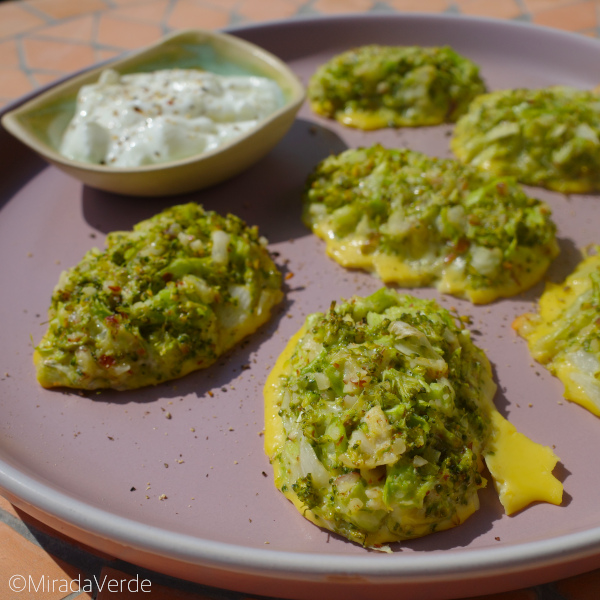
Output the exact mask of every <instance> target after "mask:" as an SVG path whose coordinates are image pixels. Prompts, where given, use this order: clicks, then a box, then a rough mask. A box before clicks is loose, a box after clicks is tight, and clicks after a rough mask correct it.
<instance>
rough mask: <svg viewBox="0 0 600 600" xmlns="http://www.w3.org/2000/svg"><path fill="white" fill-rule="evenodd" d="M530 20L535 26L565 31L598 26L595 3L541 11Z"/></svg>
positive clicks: (583, 3) (582, 3) (579, 3)
mask: <svg viewBox="0 0 600 600" xmlns="http://www.w3.org/2000/svg"><path fill="white" fill-rule="evenodd" d="M532 20H533V22H534V23H536V24H537V25H546V26H547V27H556V28H558V29H566V30H567V31H578V30H580V29H589V28H590V27H596V26H597V24H598V18H597V5H596V3H595V2H578V3H577V4H573V5H568V6H560V7H558V8H552V9H548V10H542V11H540V12H538V13H535V14H534V15H533V19H532Z"/></svg>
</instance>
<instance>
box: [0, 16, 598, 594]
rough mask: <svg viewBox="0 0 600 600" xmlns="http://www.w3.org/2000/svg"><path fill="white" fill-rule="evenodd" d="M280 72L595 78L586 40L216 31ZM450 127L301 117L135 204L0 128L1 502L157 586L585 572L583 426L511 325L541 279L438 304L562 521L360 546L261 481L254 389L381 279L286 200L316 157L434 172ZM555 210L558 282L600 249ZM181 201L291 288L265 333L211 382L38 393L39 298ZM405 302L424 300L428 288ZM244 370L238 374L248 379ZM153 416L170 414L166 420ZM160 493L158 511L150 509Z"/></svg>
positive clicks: (500, 29)
mask: <svg viewBox="0 0 600 600" xmlns="http://www.w3.org/2000/svg"><path fill="white" fill-rule="evenodd" d="M233 33H235V34H236V35H239V36H241V37H243V38H245V39H247V40H250V41H252V42H254V43H256V44H259V45H261V46H263V47H264V48H266V49H267V50H269V51H271V52H273V53H274V54H276V55H278V56H279V57H281V58H282V59H283V60H285V61H286V62H288V63H289V64H290V66H291V67H292V68H293V69H294V70H295V72H296V73H297V74H298V75H299V76H300V78H301V79H302V80H303V81H304V82H305V83H306V81H307V79H308V77H309V75H310V74H311V73H312V72H313V70H314V69H315V67H316V66H317V65H319V64H321V63H322V62H324V61H325V60H327V59H328V58H329V57H331V56H332V55H333V54H334V53H337V52H340V51H342V50H345V49H347V48H349V47H351V46H355V45H359V44H366V43H373V42H377V43H384V44H421V45H441V44H450V45H451V46H453V47H454V48H455V49H457V50H458V51H459V52H461V53H463V54H465V55H466V56H468V57H470V58H472V59H473V60H475V61H477V62H478V63H479V64H480V65H481V68H482V73H483V76H484V78H485V79H486V81H487V83H488V85H489V87H490V88H491V89H499V88H506V87H517V86H529V87H539V86H544V85H551V84H557V83H561V84H570V85H574V86H579V87H583V88H591V87H593V86H595V85H596V84H597V83H598V82H599V81H600V68H599V67H598V65H599V64H600V43H599V42H597V41H596V40H592V39H588V38H586V37H579V36H575V35H571V34H567V33H562V32H559V31H554V30H549V29H544V28H539V27H534V26H530V25H527V24H522V23H514V22H505V21H491V20H483V19H469V18H462V17H454V16H447V15H445V16H425V15H389V14H374V15H369V16H347V17H336V18H326V19H325V18H324V19H315V18H307V19H297V20H290V21H286V22H273V23H268V24H265V25H259V26H250V27H244V28H238V29H235V30H233ZM450 131H451V127H450V126H443V127H434V128H421V129H413V130H408V129H405V130H395V131H376V132H367V133H364V132H360V131H356V130H349V129H344V128H343V127H341V126H339V125H337V124H335V123H333V122H330V121H326V120H324V119H321V118H318V117H316V116H314V115H312V114H311V113H310V111H309V110H308V107H307V106H304V107H303V108H302V110H301V112H300V113H299V116H298V118H297V120H296V122H295V124H294V125H293V127H292V129H291V130H290V132H289V133H288V134H287V136H286V137H285V138H284V139H283V140H282V141H281V142H280V143H279V145H278V146H277V147H276V148H275V149H274V150H273V151H272V152H271V153H270V154H268V155H267V156H266V157H265V158H264V159H262V160H261V161H260V162H259V163H257V164H256V165H255V166H253V167H252V168H251V169H249V170H248V171H246V172H244V173H243V174H241V175H239V176H238V177H236V178H235V179H233V180H231V181H228V182H226V183H224V184H221V185H219V186H217V187H213V188H210V189H207V190H204V191H202V192H198V193H194V194H189V195H187V196H179V197H168V198H152V199H142V198H131V197H121V196H116V195H111V194H109V193H104V192H100V191H96V190H93V189H91V188H87V187H84V186H82V184H81V183H80V182H78V181H76V180H75V179H71V178H69V177H68V176H67V175H65V174H64V173H62V172H60V171H58V170H57V169H56V168H54V167H49V166H46V165H45V164H43V163H42V162H41V161H40V160H39V159H38V158H36V157H35V156H34V155H33V154H32V153H31V152H30V151H28V150H27V149H25V148H24V147H23V146H21V145H20V144H19V143H18V142H16V141H15V140H14V139H13V138H11V137H10V136H9V135H8V134H7V133H6V132H4V131H0V182H1V183H0V207H1V208H0V256H2V257H3V260H2V263H1V266H0V269H1V271H0V272H1V278H0V281H2V285H1V286H0V310H1V311H2V330H1V331H2V332H1V336H2V337H1V339H2V344H1V348H0V356H1V363H2V373H1V376H0V414H1V419H0V431H1V436H0V459H1V463H0V489H2V491H3V493H4V494H5V495H6V497H7V498H9V499H10V500H11V501H12V502H14V503H15V504H16V505H17V506H18V507H20V508H22V509H23V510H25V511H27V512H29V513H31V514H32V515H34V516H35V517H37V518H38V519H40V520H42V521H43V522H45V523H47V524H49V525H51V526H53V527H55V528H57V529H58V530H60V531H63V532H65V533H66V534H68V535H70V536H72V537H74V538H76V539H78V540H80V541H83V542H85V543H88V544H90V545H91V546H93V547H95V548H97V549H99V550H102V551H104V552H107V553H109V554H112V555H114V556H116V557H118V558H121V559H124V560H127V561H130V562H133V563H135V564H138V565H141V566H143V567H147V568H150V569H154V570H157V571H160V572H163V573H167V574H169V575H174V576H177V577H181V578H185V579H188V580H191V581H197V582H201V583H205V584H209V585H214V586H218V587H224V588H229V589H235V590H241V591H244V592H248V593H259V594H265V595H273V596H280V597H286V598H311V599H313V598H314V599H318V598H332V597H341V596H340V594H342V593H344V594H345V595H347V597H348V598H368V597H374V596H375V595H378V594H380V593H397V594H398V597H401V598H403V600H407V599H410V598H414V599H418V598H428V599H435V598H437V599H441V598H456V597H460V596H463V597H464V596H469V595H474V594H482V593H488V592H494V591H502V590H507V589H511V588H518V587H523V586H527V585H533V584H537V583H541V582H544V581H549V580H553V579H557V578H561V577H565V576H568V575H572V574H575V573H579V572H583V571H585V570H590V569H592V568H596V567H600V513H599V511H598V498H599V497H600V477H598V474H597V469H598V465H597V457H598V456H599V455H600V420H599V419H598V418H596V417H594V416H593V415H591V414H590V413H588V412H586V411H585V410H583V409H582V408H580V407H579V406H577V405H574V404H570V403H567V402H563V401H562V385H561V384H560V382H558V381H557V380H556V379H554V378H552V377H551V376H550V375H549V374H548V373H547V372H546V371H545V370H544V369H543V368H542V367H540V366H538V365H535V364H533V363H532V361H531V359H530V357H529V354H528V350H527V348H526V346H525V343H524V342H523V341H522V340H520V339H517V337H516V335H515V333H514V332H513V331H512V330H511V327H510V325H511V321H512V320H513V318H514V317H515V316H516V315H518V314H520V313H522V312H524V311H525V310H530V309H531V308H532V303H533V302H535V300H536V298H537V297H538V296H539V294H540V292H541V290H542V287H543V286H542V284H540V285H538V286H536V287H535V288H534V289H532V290H530V291H529V292H527V293H525V294H522V295H520V296H518V297H516V298H513V299H510V300H503V301H500V302H496V303H494V304H492V305H490V306H479V307H474V306H471V305H470V304H468V303H466V302H462V301H459V300H454V299H452V298H449V297H446V298H441V302H442V303H443V304H444V305H445V306H449V307H450V306H454V307H456V308H457V309H458V310H459V311H460V312H461V313H463V314H468V315H470V316H471V317H472V319H473V325H472V329H473V330H474V331H475V334H474V337H475V340H476V341H477V343H478V344H479V345H481V346H482V347H483V348H485V349H486V350H487V351H488V354H489V357H490V359H491V361H492V363H493V366H494V369H495V374H496V377H497V380H498V382H499V391H498V394H497V396H496V403H497V406H498V407H499V409H500V411H501V412H502V413H503V414H505V415H507V416H508V417H509V418H510V420H511V421H512V422H513V423H515V425H516V426H517V427H518V428H519V429H520V430H521V431H523V432H524V433H526V434H527V435H529V436H530V437H531V438H533V439H534V440H536V441H538V442H541V443H543V444H547V445H551V446H555V449H556V453H557V454H558V456H560V458H561V463H560V465H559V467H558V469H557V473H558V475H559V477H560V478H561V479H562V480H563V481H564V485H565V498H564V503H563V505H562V506H560V507H557V506H551V505H547V504H538V505H534V506H531V507H529V508H527V509H526V510H524V511H522V512H521V513H519V514H517V515H515V516H513V517H507V516H505V515H504V514H503V512H502V510H501V506H500V504H499V502H498V499H497V496H496V494H495V493H494V491H493V490H492V489H491V488H488V489H486V490H484V491H483V492H482V493H481V495H480V497H481V505H482V506H481V510H479V511H478V512H477V513H476V514H475V515H473V516H472V517H471V518H470V519H469V520H468V521H467V522H466V523H465V524H464V525H462V526H461V527H458V528H456V529H454V530H449V531H445V532H442V533H438V534H435V535H431V536H428V537H426V538H422V539H419V540H415V541H412V542H408V543H405V544H402V545H397V546H394V553H393V554H390V555H385V554H381V553H378V552H370V551H367V550H365V549H363V548H361V547H359V546H357V545H354V544H351V543H349V542H347V541H345V540H344V539H341V538H339V537H337V536H334V535H330V534H328V533H327V532H325V531H321V530H320V529H318V528H317V527H315V526H314V525H312V524H310V523H309V522H307V521H305V520H304V519H303V518H302V517H301V516H300V515H299V514H298V513H297V512H296V511H295V509H294V508H293V507H292V506H291V504H290V503H289V502H288V501H287V500H285V498H283V496H282V495H280V494H279V493H278V492H277V491H276V490H275V489H274V487H273V480H272V475H271V469H270V465H269V463H268V460H267V458H266V457H265V455H264V453H263V448H262V442H263V439H262V437H261V435H260V432H261V430H262V418H263V415H262V403H263V399H262V386H263V384H264V381H265V377H266V375H267V373H268V369H269V367H270V366H271V365H272V364H273V361H274V359H275V358H276V356H277V355H278V354H279V352H280V351H281V350H282V348H283V347H284V345H285V343H286V341H287V340H288V338H289V337H290V335H291V334H292V333H293V332H295V331H296V330H297V329H298V328H299V327H300V325H301V324H302V321H303V319H304V317H305V316H306V315H307V314H308V313H309V312H312V311H315V310H323V309H326V308H327V307H328V306H329V304H330V301H331V300H332V299H336V298H339V297H348V296H351V295H352V294H355V293H358V294H367V293H369V292H372V291H374V290H376V289H377V288H378V287H379V285H380V284H379V283H378V281H377V280H376V279H374V278H373V277H371V276H369V275H367V274H364V273H358V272H348V271H345V270H344V269H343V268H342V267H340V266H338V265H337V264H335V263H334V262H332V261H331V260H329V259H328V258H326V257H325V256H324V253H323V244H322V243H321V242H320V241H319V240H317V239H316V238H315V237H314V236H312V235H310V234H309V233H308V231H307V230H306V229H305V228H304V227H303V225H302V224H301V223H300V219H299V215H300V202H299V198H300V194H301V191H302V187H303V182H304V180H305V177H306V175H307V173H308V172H309V171H310V170H311V169H312V168H313V167H314V166H315V164H316V163H317V161H319V160H320V159H322V158H324V157H325V156H327V155H328V154H330V153H331V152H339V151H341V150H343V149H344V148H346V147H355V146H361V145H371V144H372V143H375V142H381V143H383V144H384V145H388V146H401V147H404V146H409V147H411V148H414V149H417V150H422V151H425V152H428V153H430V154H435V155H441V156H449V151H448V135H449V133H450ZM532 191H533V192H534V193H535V194H536V195H538V196H539V197H541V198H543V199H544V200H546V201H547V202H548V203H549V204H550V205H551V207H552V209H553V212H554V217H555V220H556V222H557V224H558V235H559V238H560V246H561V250H562V253H561V255H560V257H559V258H558V259H557V260H556V262H555V263H554V264H553V266H552V267H551V269H550V271H549V274H548V276H549V278H550V279H552V280H554V281H559V280H561V279H562V278H564V276H565V275H566V274H567V273H568V272H569V271H570V270H571V269H572V268H573V267H574V265H575V264H576V263H577V261H578V260H579V249H580V248H581V247H583V246H584V245H586V244H589V243H593V242H599V241H600V239H599V238H600V234H599V233H598V223H599V222H600V204H599V202H600V199H599V198H597V197H595V196H571V197H565V196H563V195H561V194H557V193H551V192H546V191H543V190H539V189H535V190H532ZM188 200H194V201H197V202H200V203H202V204H204V205H205V206H206V207H207V208H209V209H215V210H218V211H221V212H226V211H231V212H233V213H236V214H238V215H240V216H241V217H242V218H244V219H246V220H247V221H248V222H250V223H253V224H257V225H258V226H259V227H260V230H261V232H262V233H263V234H264V235H266V236H267V237H268V238H269V240H270V244H271V250H272V251H273V252H275V253H277V254H276V257H277V262H278V264H279V265H280V266H281V268H282V269H283V270H284V271H285V273H286V274H287V278H286V293H287V296H286V300H285V302H284V304H283V305H282V306H281V310H280V311H279V312H278V313H277V314H276V315H275V317H274V319H273V320H272V322H271V323H270V324H268V325H267V326H265V327H264V328H263V329H262V330H261V331H259V332H258V333H256V334H255V335H254V336H252V337H251V338H250V339H249V340H248V341H247V342H245V343H244V344H242V345H241V346H240V347H239V348H238V349H237V350H235V351H233V352H231V353H230V354H229V355H228V356H226V357H225V358H224V359H223V360H221V361H220V362H219V363H218V364H216V365H215V366H214V367H213V368H210V369H208V370H205V371H200V372H197V373H194V374H192V375H190V376H188V377H186V378H184V379H182V380H180V381H177V382H174V383H170V384H165V385H161V386H158V387H156V388H150V389H142V390H139V391H134V392H126V393H125V392H121V393H111V392H103V393H99V394H96V393H93V394H81V395H80V394H78V393H76V392H66V391H49V390H44V389H42V388H40V387H39V386H38V384H37V382H36V380H35V375H34V372H33V367H32V362H31V354H32V345H33V344H34V343H36V342H37V341H38V340H39V339H40V337H41V335H42V333H43V331H44V328H45V325H44V321H45V314H46V310H47V306H48V303H49V299H50V294H51V290H52V288H53V286H54V284H55V283H56V281H57V279H58V276H59V273H60V271H61V270H62V269H63V268H66V267H67V266H70V265H72V264H74V263H76V262H77V261H78V260H79V259H80V258H81V257H82V255H83V254H84V252H85V251H86V250H87V249H88V248H90V247H91V246H93V245H100V246H101V245H102V244H103V238H104V235H105V234H106V233H107V232H108V231H111V230H115V229H123V228H129V227H130V226H131V225H132V224H133V223H135V222H137V221H139V220H140V219H142V218H145V217H148V216H150V215H152V214H154V213H156V212H158V211H159V210H161V209H162V208H163V207H165V206H168V205H171V204H174V203H179V202H184V201H188ZM415 294H416V295H419V296H426V297H439V296H438V295H437V293H436V292H434V291H433V290H428V289H427V290H417V291H416V292H415ZM248 367H249V368H248ZM167 412H169V413H170V414H171V416H172V418H170V419H168V418H166V413H167ZM163 494H164V495H165V496H166V499H163V500H161V499H160V496H161V495H163Z"/></svg>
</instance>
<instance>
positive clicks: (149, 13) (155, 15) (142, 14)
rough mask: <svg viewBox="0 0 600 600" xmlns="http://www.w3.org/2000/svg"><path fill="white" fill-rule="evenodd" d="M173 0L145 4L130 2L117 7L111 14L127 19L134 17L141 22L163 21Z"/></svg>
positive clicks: (159, 0)
mask: <svg viewBox="0 0 600 600" xmlns="http://www.w3.org/2000/svg"><path fill="white" fill-rule="evenodd" d="M170 5H171V2H169V0H155V1H154V2H144V4H129V5H125V6H121V7H119V8H115V9H113V10H112V11H111V13H110V14H111V16H113V17H118V18H125V19H134V20H136V21H140V22H141V23H157V24H159V23H161V22H162V21H163V19H164V17H165V15H166V14H167V10H168V9H169V7H170Z"/></svg>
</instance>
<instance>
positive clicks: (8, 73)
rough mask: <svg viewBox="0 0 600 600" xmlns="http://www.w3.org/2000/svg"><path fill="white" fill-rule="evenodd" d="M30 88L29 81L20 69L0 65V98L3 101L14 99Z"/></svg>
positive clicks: (31, 86)
mask: <svg viewBox="0 0 600 600" xmlns="http://www.w3.org/2000/svg"><path fill="white" fill-rule="evenodd" d="M32 89H33V85H32V83H31V81H30V80H29V78H28V77H27V76H26V75H25V73H23V72H22V71H21V70H19V69H17V68H16V67H4V66H0V98H2V99H3V102H4V103H6V102H8V101H10V100H16V99H17V98H19V97H20V96H23V94H26V93H27V92H30V91H31V90H32Z"/></svg>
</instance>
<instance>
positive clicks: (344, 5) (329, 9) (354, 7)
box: [313, 0, 374, 14]
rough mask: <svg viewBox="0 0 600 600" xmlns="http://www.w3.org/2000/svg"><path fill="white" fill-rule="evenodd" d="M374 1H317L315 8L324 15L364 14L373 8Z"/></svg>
mask: <svg viewBox="0 0 600 600" xmlns="http://www.w3.org/2000/svg"><path fill="white" fill-rule="evenodd" d="M373 4H374V2H373V1H372V0H317V1H316V2H315V3H314V4H313V8H314V9H315V10H318V11H319V12H322V13H323V14H334V13H349V12H364V11H367V10H369V9H371V8H372V7H373Z"/></svg>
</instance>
